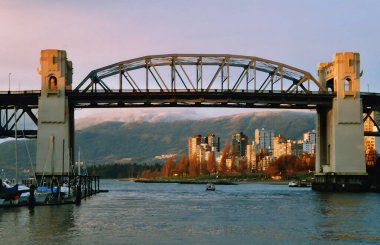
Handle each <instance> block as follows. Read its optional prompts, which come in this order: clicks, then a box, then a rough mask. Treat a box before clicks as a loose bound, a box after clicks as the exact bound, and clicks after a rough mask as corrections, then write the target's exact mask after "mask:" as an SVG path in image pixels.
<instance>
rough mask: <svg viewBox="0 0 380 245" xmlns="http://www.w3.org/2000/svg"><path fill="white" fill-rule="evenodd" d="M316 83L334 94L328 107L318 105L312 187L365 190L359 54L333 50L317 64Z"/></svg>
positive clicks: (328, 189)
mask: <svg viewBox="0 0 380 245" xmlns="http://www.w3.org/2000/svg"><path fill="white" fill-rule="evenodd" d="M318 77H319V82H320V83H321V84H322V85H323V86H324V87H326V88H327V89H328V90H332V91H333V92H335V93H336V97H335V98H334V100H333V104H332V108H328V109H326V108H319V109H318V111H317V112H318V118H317V127H318V128H317V132H318V133H317V156H316V175H315V182H314V184H313V189H315V190H327V191H334V190H336V191H360V190H365V189H366V187H367V186H366V179H367V178H366V177H367V173H366V165H365V159H364V140H363V136H364V132H363V122H362V120H363V119H362V118H363V114H362V106H361V99H360V56H359V53H352V52H344V53H335V54H334V60H333V61H332V62H328V63H320V64H319V66H318Z"/></svg>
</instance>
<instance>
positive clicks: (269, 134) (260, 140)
mask: <svg viewBox="0 0 380 245" xmlns="http://www.w3.org/2000/svg"><path fill="white" fill-rule="evenodd" d="M274 136H275V135H274V131H273V130H266V129H265V128H262V129H256V130H255V145H257V146H258V147H259V148H265V149H271V147H272V139H273V137H274Z"/></svg>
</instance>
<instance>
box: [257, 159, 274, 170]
mask: <svg viewBox="0 0 380 245" xmlns="http://www.w3.org/2000/svg"><path fill="white" fill-rule="evenodd" d="M273 160H274V157H272V156H264V157H262V158H260V160H259V161H258V162H257V166H256V169H257V171H265V170H267V169H268V167H269V163H271V162H272V161H273Z"/></svg>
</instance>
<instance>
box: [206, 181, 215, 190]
mask: <svg viewBox="0 0 380 245" xmlns="http://www.w3.org/2000/svg"><path fill="white" fill-rule="evenodd" d="M206 191H215V185H214V184H213V183H207V185H206Z"/></svg>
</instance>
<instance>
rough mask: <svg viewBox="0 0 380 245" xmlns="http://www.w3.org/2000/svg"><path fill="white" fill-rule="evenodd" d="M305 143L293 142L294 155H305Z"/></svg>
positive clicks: (300, 141)
mask: <svg viewBox="0 0 380 245" xmlns="http://www.w3.org/2000/svg"><path fill="white" fill-rule="evenodd" d="M304 152H305V151H304V141H302V140H297V141H293V142H292V155H293V156H297V157H300V156H302V154H303V153H304Z"/></svg>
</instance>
